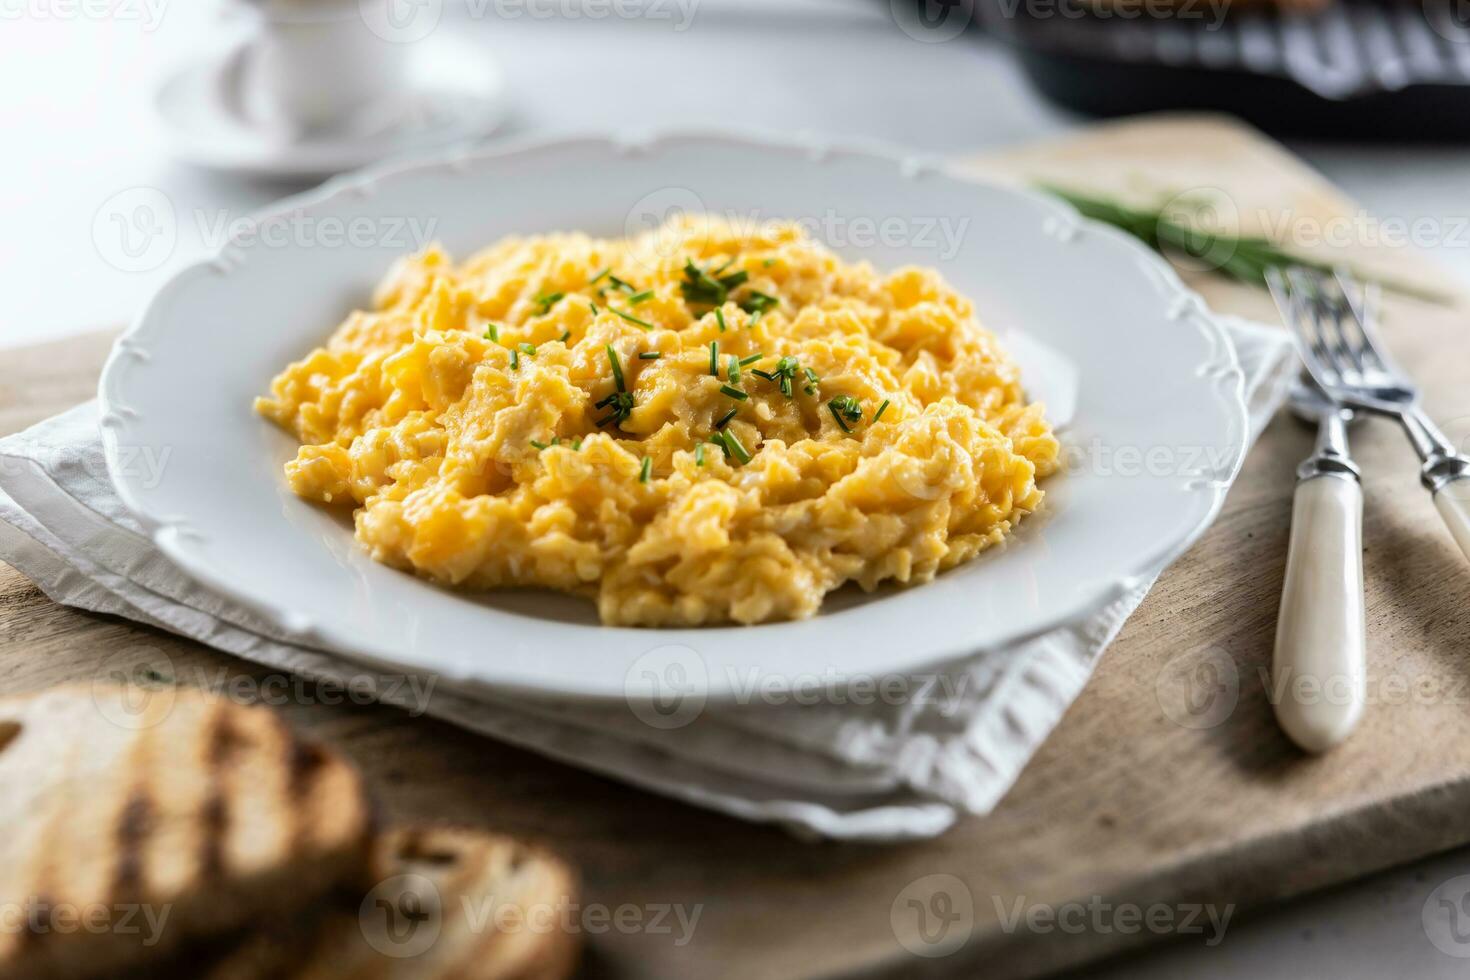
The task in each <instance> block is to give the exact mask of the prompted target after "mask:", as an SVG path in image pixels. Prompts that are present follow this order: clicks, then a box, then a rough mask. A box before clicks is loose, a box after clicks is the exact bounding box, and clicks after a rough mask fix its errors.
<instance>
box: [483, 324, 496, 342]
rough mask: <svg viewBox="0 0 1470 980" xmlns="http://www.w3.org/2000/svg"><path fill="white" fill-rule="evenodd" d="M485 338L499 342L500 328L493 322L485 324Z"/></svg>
mask: <svg viewBox="0 0 1470 980" xmlns="http://www.w3.org/2000/svg"><path fill="white" fill-rule="evenodd" d="M485 339H486V340H489V341H493V342H495V343H497V344H498V343H500V328H499V327H497V326H496V325H495V324H493V323H487V324H485Z"/></svg>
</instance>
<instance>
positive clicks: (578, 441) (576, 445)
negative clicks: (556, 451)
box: [572, 436, 582, 452]
mask: <svg viewBox="0 0 1470 980" xmlns="http://www.w3.org/2000/svg"><path fill="white" fill-rule="evenodd" d="M581 448H582V437H581V436H578V437H577V438H575V439H573V440H572V452H576V451H577V450H579V449H581Z"/></svg>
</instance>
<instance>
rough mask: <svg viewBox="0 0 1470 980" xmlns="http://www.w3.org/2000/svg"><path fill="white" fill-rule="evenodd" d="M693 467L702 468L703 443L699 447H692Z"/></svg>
mask: <svg viewBox="0 0 1470 980" xmlns="http://www.w3.org/2000/svg"><path fill="white" fill-rule="evenodd" d="M694 465H695V466H703V465H704V443H702V442H701V443H700V444H699V445H697V446H695V447H694Z"/></svg>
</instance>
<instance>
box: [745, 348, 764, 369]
mask: <svg viewBox="0 0 1470 980" xmlns="http://www.w3.org/2000/svg"><path fill="white" fill-rule="evenodd" d="M765 356H766V355H764V354H762V353H761V352H760V351H756V352H755V353H754V354H752V355H750V356H749V357H742V358H741V359H740V366H741V367H745V365H747V364H754V363H755V362H756V361H758V360H760V359H761V358H763V357H765Z"/></svg>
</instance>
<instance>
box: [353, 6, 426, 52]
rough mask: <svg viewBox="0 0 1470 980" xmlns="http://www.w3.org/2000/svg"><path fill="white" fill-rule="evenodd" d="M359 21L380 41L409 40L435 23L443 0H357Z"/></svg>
mask: <svg viewBox="0 0 1470 980" xmlns="http://www.w3.org/2000/svg"><path fill="white" fill-rule="evenodd" d="M357 9H358V13H359V14H360V15H361V16H362V22H363V23H364V24H366V25H367V28H368V30H370V31H372V32H373V33H374V34H376V35H377V36H378V37H380V38H382V39H383V40H384V41H388V42H390V43H392V44H413V43H414V42H416V41H422V40H423V39H424V38H426V37H428V36H429V35H430V34H432V33H434V31H435V30H436V29H437V28H438V27H439V21H440V20H441V19H442V18H443V16H444V0H358V4H357Z"/></svg>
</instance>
